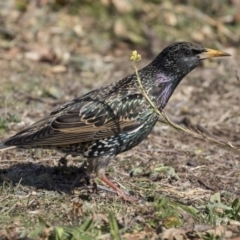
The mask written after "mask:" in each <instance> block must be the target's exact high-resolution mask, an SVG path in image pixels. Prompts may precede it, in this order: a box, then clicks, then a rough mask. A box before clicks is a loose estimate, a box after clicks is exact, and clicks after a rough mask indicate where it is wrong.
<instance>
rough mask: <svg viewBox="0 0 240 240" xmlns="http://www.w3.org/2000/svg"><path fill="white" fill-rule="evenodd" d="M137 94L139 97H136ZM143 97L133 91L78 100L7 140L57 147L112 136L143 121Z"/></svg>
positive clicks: (10, 142) (134, 127)
mask: <svg viewBox="0 0 240 240" xmlns="http://www.w3.org/2000/svg"><path fill="white" fill-rule="evenodd" d="M136 95H137V96H136ZM143 102H144V101H143V98H142V95H140V94H138V93H137V94H136V93H135V94H131V95H127V96H124V97H123V98H121V99H117V98H116V96H115V98H113V99H112V100H111V101H109V99H108V101H105V100H104V99H103V100H99V99H94V100H93V101H89V99H88V100H86V99H85V98H82V99H77V100H75V101H71V102H70V103H67V104H65V105H63V106H62V107H60V108H57V109H55V110H54V111H52V112H51V113H50V115H49V116H47V117H45V118H43V119H41V120H40V121H38V122H36V123H35V124H33V125H31V126H30V127H28V128H26V129H25V130H23V131H21V132H20V133H18V134H17V135H15V136H13V137H11V138H9V139H8V140H6V141H5V143H4V144H5V145H10V146H26V145H27V146H56V145H63V144H74V143H82V142H89V141H94V140H97V139H102V138H108V137H110V136H113V135H118V134H120V133H125V132H128V131H133V130H134V129H137V128H138V127H139V126H140V125H141V124H142V122H141V120H140V117H139V116H140V115H141V113H142V109H143V108H142V104H143Z"/></svg>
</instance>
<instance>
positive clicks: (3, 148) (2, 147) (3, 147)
mask: <svg viewBox="0 0 240 240" xmlns="http://www.w3.org/2000/svg"><path fill="white" fill-rule="evenodd" d="M12 148H16V146H8V145H5V144H4V143H0V152H3V151H6V150H8V149H12Z"/></svg>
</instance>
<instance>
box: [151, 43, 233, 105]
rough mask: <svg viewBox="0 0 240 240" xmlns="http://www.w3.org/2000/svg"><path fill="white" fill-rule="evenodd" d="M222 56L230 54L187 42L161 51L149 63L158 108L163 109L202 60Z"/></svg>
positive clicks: (174, 44) (175, 44) (172, 45)
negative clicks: (176, 89)
mask: <svg viewBox="0 0 240 240" xmlns="http://www.w3.org/2000/svg"><path fill="white" fill-rule="evenodd" d="M222 56H230V54H228V53H225V52H221V51H218V50H213V49H209V48H204V47H202V46H200V45H198V44H193V43H189V42H176V43H173V44H171V45H169V46H168V47H166V48H165V49H163V51H162V52H161V53H160V54H159V55H158V56H157V57H156V58H155V59H154V60H153V62H152V63H150V65H151V66H152V67H154V70H155V71H154V72H155V74H156V78H155V84H154V85H155V87H157V88H155V89H154V90H153V91H154V92H155V95H158V96H157V98H158V104H159V107H160V108H164V107H165V105H166V104H167V102H168V100H169V98H170V96H171V95H172V93H173V91H174V90H175V88H176V87H177V85H178V84H179V83H180V81H181V80H182V79H183V78H184V77H185V76H186V75H187V74H188V73H189V72H191V71H192V70H193V69H194V68H195V67H197V66H198V65H199V64H200V63H201V62H202V61H203V60H205V59H208V58H213V57H222ZM158 89H159V90H158ZM157 92H158V94H157Z"/></svg>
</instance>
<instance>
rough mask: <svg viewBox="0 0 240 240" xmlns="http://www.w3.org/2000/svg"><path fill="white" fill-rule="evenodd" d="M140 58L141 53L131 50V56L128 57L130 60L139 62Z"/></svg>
mask: <svg viewBox="0 0 240 240" xmlns="http://www.w3.org/2000/svg"><path fill="white" fill-rule="evenodd" d="M141 59H142V57H141V55H140V54H138V52H137V51H136V50H134V51H133V52H132V56H131V57H130V60H131V61H132V62H134V63H137V62H139V61H140V60H141Z"/></svg>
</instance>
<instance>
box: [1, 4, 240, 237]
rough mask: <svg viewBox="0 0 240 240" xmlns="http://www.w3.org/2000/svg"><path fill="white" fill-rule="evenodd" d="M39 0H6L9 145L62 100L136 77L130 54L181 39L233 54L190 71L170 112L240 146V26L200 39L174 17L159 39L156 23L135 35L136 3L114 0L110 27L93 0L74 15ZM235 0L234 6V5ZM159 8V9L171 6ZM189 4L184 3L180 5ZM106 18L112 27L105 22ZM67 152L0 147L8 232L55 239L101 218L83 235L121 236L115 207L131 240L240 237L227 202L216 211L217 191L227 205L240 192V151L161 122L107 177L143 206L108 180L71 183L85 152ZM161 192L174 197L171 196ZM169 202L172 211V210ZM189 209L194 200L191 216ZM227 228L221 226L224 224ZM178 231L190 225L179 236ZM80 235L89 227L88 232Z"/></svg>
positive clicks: (4, 118) (150, 53)
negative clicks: (60, 229) (57, 230)
mask: <svg viewBox="0 0 240 240" xmlns="http://www.w3.org/2000/svg"><path fill="white" fill-rule="evenodd" d="M33 2H34V3H27V1H26V4H25V5H24V4H23V3H25V1H15V2H14V1H9V2H8V3H7V2H5V1H1V2H0V5H1V8H0V9H1V10H0V13H1V15H0V22H1V27H0V35H1V38H0V78H1V80H0V82H1V84H0V133H1V137H0V138H1V140H3V139H5V138H7V137H9V136H11V135H13V134H15V133H17V132H18V131H20V130H21V129H23V128H24V127H27V126H29V125H30V124H32V123H34V122H35V121H36V120H38V119H39V118H41V117H43V116H44V115H46V114H48V112H49V111H50V110H51V109H53V108H54V107H55V106H57V105H59V104H61V103H64V102H66V101H69V100H71V99H72V98H74V97H77V96H81V95H83V94H85V93H87V92H88V91H90V90H92V89H95V88H98V87H100V86H103V85H106V84H108V83H111V82H114V81H117V80H119V79H121V78H123V77H125V76H126V75H128V74H130V73H132V71H133V70H132V67H131V62H130V59H129V57H130V55H131V52H132V50H135V49H137V50H138V52H139V53H140V54H142V57H143V60H142V61H141V62H140V64H139V67H143V66H145V65H146V64H147V63H149V62H150V61H151V60H152V59H153V57H154V56H155V55H156V54H157V53H158V52H160V50H161V49H162V48H163V47H164V46H166V45H167V44H169V43H170V42H173V41H176V40H183V39H184V40H188V41H195V42H199V43H201V44H202V45H204V46H206V47H211V48H217V49H219V50H222V51H225V52H228V53H230V54H231V55H232V56H231V57H228V58H222V59H214V60H211V61H206V62H205V63H204V64H203V65H202V66H200V67H198V68H197V69H195V70H194V71H193V72H192V73H190V74H189V75H188V76H187V77H186V78H185V79H184V80H183V81H182V82H181V84H180V85H179V87H178V88H177V89H176V91H175V92H174V94H173V96H172V97H171V99H170V101H169V103H168V105H167V107H166V109H165V112H166V113H167V115H168V116H169V118H170V119H172V120H173V121H174V122H176V123H178V124H180V125H181V126H185V127H186V126H187V127H189V126H190V127H191V128H192V129H194V128H198V129H199V130H200V131H203V133H204V134H207V135H208V136H213V137H215V138H217V139H218V140H221V141H224V142H226V143H228V142H230V143H231V144H232V145H233V146H234V147H236V148H238V147H239V148H240V137H239V133H240V111H239V102H240V94H239V93H240V90H239V89H240V70H239V64H240V59H239V48H237V44H239V40H240V39H237V34H238V33H239V23H238V22H236V23H235V25H234V24H232V26H228V25H227V23H225V22H223V27H224V29H225V28H226V29H228V31H230V34H229V33H227V34H225V30H222V29H223V28H219V29H220V30H219V29H217V30H216V29H215V28H214V26H212V25H210V27H209V28H208V31H212V32H211V35H209V36H205V35H204V38H203V39H201V36H200V35H201V34H202V31H199V36H198V35H196V34H195V35H194V34H192V35H189V34H188V31H190V32H193V30H191V27H190V26H189V28H187V27H185V28H184V27H181V26H175V25H174V19H175V18H174V12H173V13H169V16H167V15H166V16H165V18H166V19H167V20H166V21H169V26H168V24H166V26H162V28H167V27H169V37H162V38H161V37H160V36H161V34H162V32H164V31H165V34H166V32H167V31H168V30H162V29H160V30H159V31H158V30H156V29H158V28H155V30H154V31H153V32H150V33H149V29H151V27H146V26H145V27H143V28H142V29H143V30H141V33H138V32H137V33H136V32H133V29H134V24H132V25H131V24H130V26H133V27H132V28H133V29H131V28H129V29H127V27H126V25H125V23H122V22H121V16H122V15H121V14H124V13H125V12H124V11H127V10H126V6H129V5H128V4H126V6H125V8H123V9H125V10H123V9H122V8H121V7H119V6H118V5H114V4H113V5H114V7H116V9H117V12H118V14H119V16H120V17H119V19H118V18H117V16H118V15H117V16H115V22H114V24H113V25H111V24H110V21H109V18H108V17H109V16H110V15H107V13H105V15H104V14H103V15H101V17H100V18H99V20H98V17H99V15H98V16H96V17H95V18H94V17H93V15H92V14H93V13H95V12H94V11H93V12H91V11H90V9H91V8H90V7H86V6H87V5H86V6H85V5H84V4H86V3H85V1H83V2H84V4H83V5H84V7H83V10H81V12H80V13H81V14H80V15H78V14H75V15H74V14H72V12H71V11H70V12H69V8H70V6H69V4H68V3H66V5H57V6H58V9H57V10H56V9H53V8H54V7H55V5H50V6H52V8H51V7H49V2H50V3H52V2H54V1H52V2H51V1H33ZM56 2H58V1H56ZM59 2H61V1H59ZM63 2H65V1H63ZM66 2H68V1H66ZM71 2H74V1H71ZM104 2H106V3H107V2H108V1H102V5H101V10H104V9H107V8H108V7H109V6H108V5H104V4H103V3H104ZM112 2H113V3H115V2H116V1H112ZM123 2H124V3H125V2H126V1H123ZM179 2H180V1H179ZM233 2H234V1H232V5H231V6H233V7H235V5H234V4H233ZM21 4H22V5H21ZM145 5H146V7H148V8H149V11H150V10H151V9H153V6H152V4H149V5H148V4H147V3H145ZM162 5H163V4H158V5H157V6H158V7H159V9H160V7H165V8H166V6H162ZM21 6H23V9H21V8H20V7H21ZM24 6H25V7H26V9H25V8H24ZM182 6H185V5H181V4H179V5H176V11H177V9H178V11H180V10H181V7H182ZM94 7H95V6H92V9H94ZM70 9H71V8H70ZM119 9H120V10H119ZM179 9H180V10H179ZM182 9H184V8H183V7H182ZM187 9H188V8H186V9H185V10H186V11H187ZM196 9H197V8H196ZM121 11H123V13H122V12H121ZM132 11H133V10H132ZM181 11H182V14H184V11H183V10H181ZM196 11H197V10H196ZM198 11H200V10H198ZM221 11H224V10H222V9H221ZM146 12H147V10H146ZM226 12H227V10H226ZM127 13H128V12H127ZM127 13H126V14H127ZM98 14H99V13H98ZM108 14H109V13H108ZM135 14H137V13H135ZM139 14H140V13H139ZM141 14H142V13H141ZM171 14H172V15H171ZM226 15H227V16H229V15H230V16H231V14H226ZM126 16H128V15H126ZM232 16H234V15H232ZM140 17H141V19H142V21H143V22H142V24H143V25H145V24H146V23H148V24H149V26H151V24H152V25H154V24H155V23H153V22H151V21H153V18H154V16H151V15H150V14H147V13H145V16H144V17H143V16H142V15H141V16H140ZM215 17H216V18H215ZM217 17H218V16H214V17H212V19H219V18H217ZM126 18H127V17H126ZM177 20H179V19H177ZM180 20H181V19H180ZM98 21H99V22H98ZM196 21H197V20H196ZM203 21H204V20H203ZM102 22H105V25H104V26H103V27H102V28H100V25H101V23H102ZM130 22H131V21H130ZM203 23H204V24H203V26H205V25H206V26H209V23H208V22H203ZM171 24H172V26H171ZM234 26H235V29H233V27H234ZM198 28H199V29H201V30H202V28H200V27H199V26H198V25H197V27H196V29H198ZM209 29H210V30H209ZM212 29H213V30H212ZM205 31H207V30H205ZM109 32H110V33H109ZM234 32H235V33H236V34H234ZM131 33H132V35H131ZM181 33H182V34H181ZM111 34H112V35H111ZM124 34H125V35H126V36H127V37H126V36H125V37H124V36H123V35H124ZM141 34H142V35H141ZM154 34H155V35H154ZM158 34H159V35H158ZM231 34H233V36H234V37H230V36H231ZM205 37H206V40H205ZM231 38H233V39H231ZM142 39H145V40H144V41H143V42H142ZM146 42H147V43H146ZM189 124H190V125H189ZM62 157H63V155H62V154H61V153H58V152H56V151H53V150H46V149H44V150H41V149H31V150H9V151H6V152H2V153H1V155H0V203H1V204H0V229H1V230H0V239H14V238H15V239H18V238H19V235H20V234H22V236H23V238H26V239H36V238H37V237H38V239H47V237H49V236H50V235H51V234H52V231H53V227H54V226H83V225H84V223H85V222H86V221H88V220H89V219H93V222H91V227H90V228H89V229H88V230H87V231H85V233H84V234H86V236H85V235H84V236H85V238H83V235H81V236H82V239H118V237H116V238H115V237H114V233H113V232H114V231H113V230H112V229H113V227H111V216H112V215H111V213H113V215H114V219H115V220H112V221H113V222H116V223H117V230H116V228H115V232H117V234H119V235H118V236H120V235H121V237H122V238H123V239H161V238H162V237H163V236H165V239H174V236H177V235H178V234H179V235H181V236H183V237H186V238H189V239H198V238H201V237H200V235H201V233H206V232H207V231H208V230H209V231H210V230H212V231H215V232H214V234H215V235H214V234H213V232H210V233H208V232H207V234H208V235H206V236H208V237H209V236H210V237H209V238H205V239H216V238H211V236H222V234H223V233H224V234H225V235H224V236H225V238H229V239H230V238H234V237H240V234H239V233H240V222H238V221H239V220H240V216H239V211H238V212H236V213H235V215H234V216H235V218H233V217H229V216H230V215H223V214H222V213H223V212H224V213H226V212H225V210H226V209H225V208H224V207H223V208H221V207H220V205H216V206H217V207H216V208H218V210H219V209H220V210H219V211H216V212H214V213H212V212H210V210H209V209H210V207H209V206H210V205H209V204H210V203H211V196H213V195H214V194H219V196H220V198H221V203H222V204H224V206H228V207H229V206H230V205H231V203H232V202H233V200H234V199H238V198H239V197H240V177H239V175H240V161H239V160H240V157H239V150H238V149H235V150H234V149H233V148H231V147H229V146H228V147H222V146H219V145H218V144H214V143H212V142H211V141H208V140H206V139H203V138H196V137H193V136H191V135H189V134H187V133H185V132H182V131H177V130H175V129H173V128H171V127H170V126H168V125H166V124H163V123H162V122H158V123H157V124H156V126H155V128H154V129H153V131H152V133H151V134H150V135H149V136H148V138H147V139H146V140H144V141H143V143H141V144H140V145H139V146H137V147H135V148H134V149H132V150H130V151H128V152H126V153H123V154H121V155H118V156H117V157H116V159H115V160H114V161H112V162H111V164H110V166H109V167H108V171H107V173H108V176H109V177H110V179H112V180H113V181H114V182H115V183H117V184H119V186H120V187H121V188H123V189H126V190H128V191H130V192H132V193H133V194H134V195H136V196H137V197H138V198H139V201H137V202H136V203H126V202H124V201H123V200H122V199H120V198H119V197H118V196H117V195H115V194H112V193H108V192H106V191H99V192H97V193H96V191H94V188H93V185H92V180H93V179H94V181H95V182H96V183H97V184H100V185H101V184H102V183H101V182H99V180H98V179H96V178H94V177H93V179H92V180H91V183H90V184H89V185H87V183H86V182H85V181H80V182H79V183H77V185H76V186H75V187H74V189H72V188H71V186H72V184H73V183H74V181H75V179H76V177H77V176H78V171H77V170H78V167H79V166H80V165H81V163H82V161H83V158H82V157H81V156H67V161H66V162H65V161H63V160H62V161H59V160H60V159H61V158H62ZM215 196H216V195H215ZM164 199H167V202H165V203H163V201H164ZM160 202H161V203H162V204H163V208H165V207H166V208H168V209H169V210H167V211H166V209H164V210H163V208H161V206H160V205H161V203H160ZM218 203H219V204H220V201H219V202H218ZM164 204H165V205H164ZM176 205H177V206H178V207H173V206H176ZM184 206H187V207H192V209H191V211H192V212H189V211H190V210H189V209H188V210H187V209H186V208H185V207H184ZM193 208H194V209H195V210H196V209H197V211H198V212H194V211H195V210H193ZM226 208H227V207H226ZM176 209H177V210H176ZM239 210H240V208H239ZM207 211H209V212H207ZM193 212H194V214H195V215H194V214H193ZM214 214H215V215H214ZM221 214H222V215H221ZM180 215H181V217H179V216H180ZM226 219H227V220H226ZM39 226H40V227H39ZM199 226H201V227H203V226H204V227H205V228H203V229H202V228H201V227H199ZM219 226H223V228H221V229H220V230H219ZM169 229H175V233H169V231H167V230H169ZM177 229H178V230H181V231H182V232H180V233H179V232H178V233H176V231H177ZM65 230H66V229H65ZM79 231H80V232H81V231H82V232H84V228H82V229H81V230H79ZM217 231H220V233H219V232H217ZM221 231H222V232H221ZM216 232H217V233H216ZM164 234H165V235H164ZM166 234H167V235H166ZM171 234H172V235H171ZM174 234H177V235H174ZM199 234H200V235H199ZM211 234H212V235H211ZM44 237H45V238H44ZM87 237H89V238H87ZM121 237H119V239H120V238H121ZM163 238H164V237H163ZM56 239H58V238H56ZM59 239H74V238H67V237H66V238H63V237H62V238H59ZM175 239H177V238H175ZM236 239H237V238H236Z"/></svg>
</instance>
